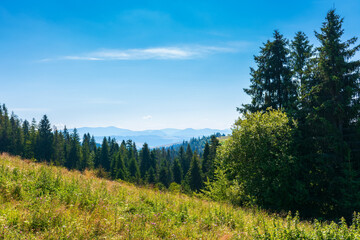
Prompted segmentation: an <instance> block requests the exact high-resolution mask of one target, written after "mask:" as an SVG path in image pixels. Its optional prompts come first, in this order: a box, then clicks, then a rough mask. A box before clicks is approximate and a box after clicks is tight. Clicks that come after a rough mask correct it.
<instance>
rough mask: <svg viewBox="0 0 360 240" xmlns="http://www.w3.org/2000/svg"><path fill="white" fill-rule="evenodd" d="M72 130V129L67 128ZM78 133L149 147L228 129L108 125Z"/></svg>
mask: <svg viewBox="0 0 360 240" xmlns="http://www.w3.org/2000/svg"><path fill="white" fill-rule="evenodd" d="M69 130H70V131H73V130H74V129H69ZM76 130H77V132H78V134H79V135H80V136H83V135H84V134H86V133H90V135H93V136H94V137H95V140H96V142H99V143H100V142H101V141H102V139H103V138H104V137H111V138H115V139H116V140H117V141H119V142H120V141H122V140H128V139H131V140H132V141H134V142H135V143H136V145H137V146H141V145H142V144H143V143H145V142H146V143H148V144H149V146H150V147H156V146H163V145H168V144H174V143H179V142H182V141H183V140H188V139H190V138H197V137H202V136H210V135H212V134H215V133H221V134H225V135H227V134H230V133H231V130H230V129H212V128H202V129H194V128H185V129H177V128H164V129H151V130H129V129H124V128H117V127H114V126H109V127H80V128H76Z"/></svg>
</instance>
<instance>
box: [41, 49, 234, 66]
mask: <svg viewBox="0 0 360 240" xmlns="http://www.w3.org/2000/svg"><path fill="white" fill-rule="evenodd" d="M237 51H239V47H238V46H236V47H234V46H225V47H219V46H204V45H191V46H180V47H153V48H134V49H102V50H99V51H94V52H90V53H84V54H80V55H70V56H63V57H59V58H55V59H51V58H46V59H42V60H41V61H43V62H47V61H51V60H83V61H111V60H154V59H155V60H171V59H174V60H176V59H178V60H186V59H195V58H201V57H205V56H208V55H212V54H219V53H234V52H237Z"/></svg>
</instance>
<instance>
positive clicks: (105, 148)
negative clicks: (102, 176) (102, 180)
mask: <svg viewBox="0 0 360 240" xmlns="http://www.w3.org/2000/svg"><path fill="white" fill-rule="evenodd" d="M109 151H110V150H109V143H108V140H107V139H106V137H104V139H103V142H102V144H101V153H100V165H101V166H102V167H103V168H104V169H105V171H107V172H108V171H110V153H109Z"/></svg>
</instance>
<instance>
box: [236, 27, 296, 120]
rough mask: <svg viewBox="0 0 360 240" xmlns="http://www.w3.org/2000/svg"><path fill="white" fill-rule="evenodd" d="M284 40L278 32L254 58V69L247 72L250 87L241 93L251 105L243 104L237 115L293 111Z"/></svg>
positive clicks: (291, 88)
mask: <svg viewBox="0 0 360 240" xmlns="http://www.w3.org/2000/svg"><path fill="white" fill-rule="evenodd" d="M287 45H288V40H286V39H285V38H284V37H283V35H281V34H280V33H279V32H278V31H275V32H274V40H273V41H267V42H266V44H264V46H263V47H262V48H261V51H260V55H259V56H255V57H254V59H255V62H256V64H257V69H256V70H255V69H253V68H250V71H251V73H250V74H251V85H250V88H249V89H244V91H245V93H247V94H249V95H250V96H251V98H252V100H251V104H245V105H243V107H242V108H238V111H240V112H242V113H245V112H256V111H265V110H266V109H267V108H269V107H272V108H273V109H281V108H284V109H286V111H293V108H294V106H293V102H294V101H295V100H296V98H297V94H296V85H295V83H294V82H293V81H292V79H291V69H290V62H289V50H288V47H287Z"/></svg>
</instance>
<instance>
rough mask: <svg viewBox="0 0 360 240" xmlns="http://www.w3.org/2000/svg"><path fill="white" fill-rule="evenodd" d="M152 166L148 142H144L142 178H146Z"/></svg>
mask: <svg viewBox="0 0 360 240" xmlns="http://www.w3.org/2000/svg"><path fill="white" fill-rule="evenodd" d="M150 167H151V157H150V150H149V146H148V145H147V143H144V145H143V147H142V149H141V152H140V173H141V177H142V178H145V175H146V172H147V171H148V170H149V169H150Z"/></svg>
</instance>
